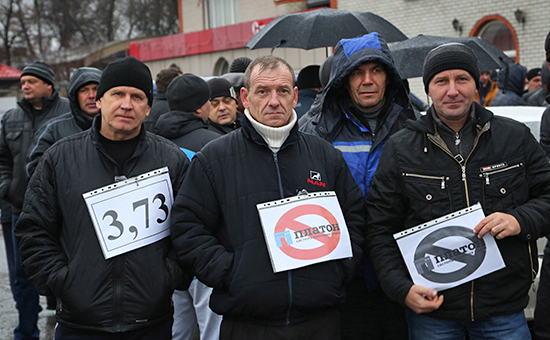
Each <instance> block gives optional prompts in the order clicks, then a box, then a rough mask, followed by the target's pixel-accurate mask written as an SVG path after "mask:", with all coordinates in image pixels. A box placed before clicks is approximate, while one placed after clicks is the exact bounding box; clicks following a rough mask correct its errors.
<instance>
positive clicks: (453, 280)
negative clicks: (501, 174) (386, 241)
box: [393, 203, 505, 291]
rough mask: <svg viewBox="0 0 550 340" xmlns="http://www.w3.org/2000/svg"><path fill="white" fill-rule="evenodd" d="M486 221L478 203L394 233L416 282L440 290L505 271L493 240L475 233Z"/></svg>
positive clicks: (487, 235)
mask: <svg viewBox="0 0 550 340" xmlns="http://www.w3.org/2000/svg"><path fill="white" fill-rule="evenodd" d="M484 218H485V214H484V213H483V210H482V209H481V205H480V204H479V203H477V204H475V205H473V206H471V207H469V208H466V209H463V210H459V211H456V212H454V213H451V214H449V215H446V216H443V217H440V218H437V219H435V220H433V221H430V222H427V223H424V224H421V225H419V226H416V227H414V228H411V229H408V230H405V231H402V232H400V233H397V234H394V235H393V236H394V238H395V239H396V241H397V245H398V246H399V250H400V251H401V255H403V259H404V260H405V263H406V264H407V269H408V270H409V273H410V274H411V277H412V280H413V282H414V283H415V284H416V285H419V286H423V287H427V288H431V289H435V290H437V291H441V290H444V289H449V288H452V287H456V286H458V285H461V284H463V283H465V282H469V281H471V280H474V279H477V278H480V277H482V276H485V275H487V274H489V273H492V272H494V271H497V270H499V269H501V268H504V267H505V264H504V261H503V260H502V256H501V254H500V251H499V249H498V246H497V245H496V242H495V239H494V237H493V236H491V235H490V234H489V233H487V234H485V236H484V237H483V238H482V239H480V238H478V237H477V235H476V234H474V232H473V230H474V227H475V226H476V225H477V224H478V223H479V222H480V221H481V220H482V219H484Z"/></svg>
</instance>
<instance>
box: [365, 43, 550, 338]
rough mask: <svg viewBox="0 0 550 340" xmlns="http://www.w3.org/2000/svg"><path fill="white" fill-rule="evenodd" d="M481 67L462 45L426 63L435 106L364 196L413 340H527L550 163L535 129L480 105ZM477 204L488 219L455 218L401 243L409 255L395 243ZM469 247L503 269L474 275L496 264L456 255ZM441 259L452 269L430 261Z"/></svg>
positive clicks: (396, 147)
mask: <svg viewBox="0 0 550 340" xmlns="http://www.w3.org/2000/svg"><path fill="white" fill-rule="evenodd" d="M477 65H478V63H477V57H476V55H475V54H474V53H473V51H472V50H471V49H470V48H469V47H467V46H466V45H462V44H446V45H442V46H439V47H437V48H434V49H433V50H431V51H430V52H429V53H428V55H427V56H426V59H425V61H424V75H423V81H424V85H425V90H426V93H427V94H428V96H430V97H431V99H432V102H433V104H432V105H431V106H430V108H429V109H428V111H427V113H426V115H424V116H422V117H421V118H420V119H419V120H417V121H408V122H407V126H406V127H405V129H403V130H401V131H400V132H399V133H397V134H394V135H393V136H392V137H390V139H389V140H388V142H387V143H386V145H385V147H384V149H383V151H382V156H381V158H380V163H379V165H378V169H377V171H376V173H375V175H374V180H373V183H372V185H371V190H370V194H369V196H368V198H367V216H368V217H367V225H368V226H369V228H368V229H367V244H368V248H369V249H370V254H371V257H372V259H373V261H374V265H375V267H376V271H377V273H378V274H379V277H380V281H381V283H382V287H383V288H384V290H385V291H386V292H387V293H388V296H389V297H390V298H392V299H393V300H394V301H396V302H399V303H401V304H404V305H406V306H407V307H408V308H407V310H406V314H407V322H408V325H409V336H410V339H423V340H431V339H449V338H453V339H455V338H456V339H458V338H465V336H466V334H469V336H470V338H472V339H530V338H531V335H530V333H529V328H528V327H527V322H526V319H525V315H524V312H523V309H524V308H525V307H526V306H527V302H528V301H529V298H528V292H529V289H530V287H531V283H532V281H533V279H534V275H535V274H536V271H537V267H534V266H533V263H537V256H536V255H537V252H536V249H537V248H536V240H537V239H538V238H539V237H542V236H544V235H547V234H548V233H550V164H549V163H548V160H547V158H546V157H545V155H544V152H543V150H542V149H541V148H540V147H539V145H538V143H537V141H536V140H535V138H534V137H533V136H532V134H531V132H530V130H529V128H528V127H527V126H525V125H524V124H521V123H519V122H517V121H514V120H511V119H508V118H504V117H499V116H495V115H493V113H492V112H491V111H489V110H487V109H486V108H484V107H482V106H481V105H479V104H478V103H476V102H474V95H475V93H476V87H477V86H478V84H479V82H478V81H477V80H478V78H479V70H478V67H477ZM477 202H479V203H480V204H481V208H482V212H483V213H484V214H483V216H486V217H480V218H479V219H478V218H476V219H472V220H471V221H465V220H462V221H460V222H459V220H456V222H455V221H451V220H449V222H450V224H449V225H437V226H433V228H434V229H429V230H432V231H431V232H429V230H426V232H427V235H426V236H425V238H424V240H422V236H421V237H420V238H416V239H415V238H414V237H413V238H411V237H409V236H405V237H404V238H403V239H405V238H406V239H407V240H409V242H410V243H408V246H409V247H411V248H412V249H416V251H415V252H413V254H414V255H402V254H401V252H400V250H399V247H398V246H397V243H396V240H395V238H394V234H395V235H396V234H397V233H401V232H403V231H405V230H407V229H409V228H414V227H417V226H422V228H425V225H426V223H427V222H429V221H433V220H436V219H438V221H442V219H440V218H441V217H442V216H447V218H449V219H451V218H453V217H456V216H458V215H460V214H461V213H463V212H465V210H464V209H466V208H468V207H471V206H472V205H474V204H476V203H477ZM457 212H460V213H457ZM453 222H454V223H453ZM431 224H433V223H428V225H431ZM457 225H458V226H457ZM460 230H466V231H467V232H466V234H464V233H462V232H461V231H460ZM415 231H416V230H415ZM472 231H473V232H472ZM404 234H405V233H401V235H404ZM411 234H416V233H408V234H407V235H411ZM416 235H417V236H420V235H419V234H416ZM466 238H470V239H471V240H472V241H467V244H472V245H473V244H474V243H476V244H477V242H482V244H484V245H485V242H487V241H491V242H492V241H493V240H494V242H496V248H497V249H498V252H499V253H500V255H501V256H502V259H503V262H504V264H505V267H504V268H500V269H499V268H498V267H497V266H496V265H495V264H494V263H491V264H490V268H491V270H487V271H485V272H484V273H483V275H477V276H474V275H475V274H474V270H475V269H477V268H478V267H479V266H482V265H487V264H489V263H488V262H487V258H488V257H489V256H486V255H485V251H481V249H477V246H475V247H474V251H464V252H461V253H463V254H462V255H464V256H465V257H460V255H458V256H454V255H453V254H455V255H456V254H458V253H457V252H459V251H458V250H457V249H459V248H460V247H461V246H463V245H464V244H465V243H464V241H465V240H466ZM479 239H483V241H481V240H479ZM428 243H429V245H428ZM423 245H426V247H424V246H423ZM432 245H433V246H432ZM471 247H472V246H470V249H472V248H471ZM484 247H485V246H484ZM445 249H448V250H445ZM453 249H454V250H453ZM463 249H465V248H463ZM484 249H485V248H484ZM440 252H441V253H440ZM451 253H452V254H451ZM466 253H467V255H466ZM438 254H444V255H442V256H443V257H444V261H434V262H432V259H434V257H435V258H436V259H437V258H438V256H439V255H438ZM449 254H450V255H449ZM447 255H449V256H447ZM411 256H412V257H413V258H412V259H411V258H410V257H411ZM495 257H496V256H491V258H493V259H494V258H495ZM415 259H417V261H415ZM418 259H421V260H418ZM411 261H412V262H413V263H415V264H416V266H415V265H412V266H410V267H409V266H407V265H406V264H405V263H408V264H410V263H411ZM420 261H424V262H422V263H420ZM474 262H476V263H477V264H476V265H473V266H472V264H473V263H474ZM432 265H434V266H432ZM408 267H409V270H408V269H407V268H408ZM413 267H415V268H416V269H415V268H413ZM480 274H481V273H480ZM424 278H425V280H424ZM430 282H431V283H430ZM436 287H440V288H439V291H438V290H436V289H435V288H436ZM450 334H452V336H451V335H450Z"/></svg>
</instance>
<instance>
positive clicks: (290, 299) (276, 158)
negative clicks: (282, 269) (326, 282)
mask: <svg viewBox="0 0 550 340" xmlns="http://www.w3.org/2000/svg"><path fill="white" fill-rule="evenodd" d="M273 160H274V161H275V168H276V169H277V179H278V181H279V194H280V195H281V198H285V197H284V191H283V182H282V181H281V170H280V169H279V158H278V157H277V154H276V153H273ZM287 282H288V310H287V313H286V325H287V326H288V325H290V310H291V309H292V303H293V300H292V271H291V270H289V271H287Z"/></svg>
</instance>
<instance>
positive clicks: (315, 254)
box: [275, 204, 340, 260]
mask: <svg viewBox="0 0 550 340" xmlns="http://www.w3.org/2000/svg"><path fill="white" fill-rule="evenodd" d="M304 215H318V216H321V217H323V218H324V219H326V220H327V221H328V223H329V224H331V225H333V224H338V221H337V220H336V218H335V217H334V216H332V214H331V213H330V211H328V210H327V209H325V208H324V207H321V206H319V205H315V204H306V205H301V206H298V207H296V208H292V209H290V210H289V211H287V212H286V213H285V214H284V215H283V216H282V217H281V218H280V219H279V221H278V222H277V225H276V226H275V233H280V232H284V231H285V230H286V229H289V230H291V231H300V230H304V229H310V228H311V227H310V226H308V225H305V224H303V223H300V222H298V221H296V219H297V218H298V217H300V216H304ZM315 235H316V236H319V237H316V238H315V240H317V241H319V242H321V243H323V245H321V246H319V247H317V248H313V249H297V248H294V247H292V246H291V245H289V244H287V242H286V240H285V239H284V238H283V239H281V243H282V247H280V248H279V249H281V251H282V252H283V253H285V254H286V255H288V256H290V257H292V258H294V259H297V260H314V259H318V258H321V257H323V256H326V255H328V254H330V253H331V252H332V251H333V250H334V249H335V248H336V246H338V243H339V242H340V232H334V231H333V232H332V236H328V235H327V234H325V233H323V232H320V233H319V234H315Z"/></svg>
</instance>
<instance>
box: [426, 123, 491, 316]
mask: <svg viewBox="0 0 550 340" xmlns="http://www.w3.org/2000/svg"><path fill="white" fill-rule="evenodd" d="M485 131H487V130H485V127H483V129H482V130H481V132H480V133H479V134H477V136H476V138H475V140H474V146H473V147H472V151H470V154H468V157H466V160H464V165H462V164H461V163H460V162H459V161H458V160H457V159H456V158H455V157H454V156H453V155H452V154H451V153H450V152H448V151H447V150H445V148H443V147H441V145H439V144H438V143H437V141H435V140H434V139H433V137H432V136H430V135H428V139H429V140H430V141H431V142H432V143H434V144H435V146H437V147H438V148H440V149H441V150H442V151H443V152H445V153H446V154H447V155H449V156H451V158H452V159H454V160H455V161H456V162H457V163H458V165H460V169H461V170H462V182H464V190H465V196H466V206H467V207H469V206H470V196H469V195H468V180H467V177H466V164H467V163H468V160H469V159H470V156H471V155H472V153H474V150H475V149H476V147H477V144H478V142H479V138H480V137H481V135H482V134H483V133H484V132H485ZM474 282H475V280H472V287H471V291H470V319H471V321H475V318H474Z"/></svg>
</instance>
